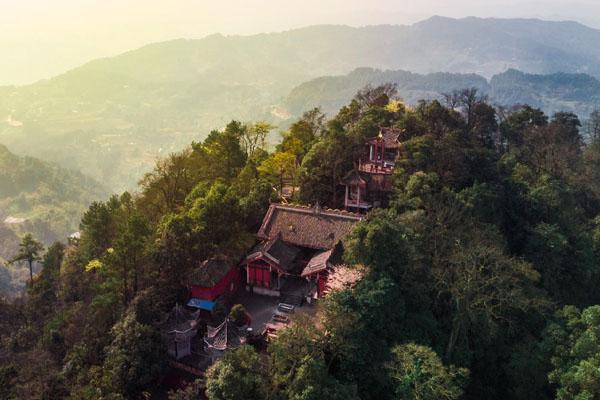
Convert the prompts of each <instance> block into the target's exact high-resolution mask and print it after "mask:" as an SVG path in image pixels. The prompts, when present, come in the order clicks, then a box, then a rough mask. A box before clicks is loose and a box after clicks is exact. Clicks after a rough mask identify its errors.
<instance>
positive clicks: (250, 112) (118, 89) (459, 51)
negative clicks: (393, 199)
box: [0, 17, 600, 190]
mask: <svg viewBox="0 0 600 400" xmlns="http://www.w3.org/2000/svg"><path fill="white" fill-rule="evenodd" d="M599 41H600V32H599V31H597V30H594V29H591V28H588V27H585V26H583V25H580V24H576V23H570V22H546V21H538V20H501V19H477V18H465V19H459V20H455V19H449V18H441V17H434V18H431V19H428V20H426V21H423V22H420V23H417V24H414V25H411V26H369V27H362V28H352V27H348V26H313V27H307V28H302V29H296V30H290V31H286V32H279V33H270V34H260V35H253V36H222V35H211V36H208V37H205V38H203V39H198V40H174V41H169V42H164V43H156V44H152V45H148V46H145V47H143V48H140V49H137V50H133V51H130V52H127V53H125V54H121V55H119V56H116V57H112V58H105V59H99V60H95V61H92V62H90V63H88V64H86V65H83V66H81V67H79V68H77V69H74V70H72V71H69V72H67V73H65V74H63V75H60V76H57V77H55V78H52V79H49V80H45V81H40V82H37V83H35V84H32V85H27V86H21V87H0V141H1V142H2V143H4V144H6V145H8V146H9V147H10V148H11V149H13V150H14V151H16V152H18V153H20V154H28V155H31V156H34V157H38V158H41V159H45V160H51V161H56V162H58V163H60V164H61V165H62V166H64V167H67V168H71V169H75V170H78V171H81V172H82V173H84V174H86V175H88V176H91V177H92V178H95V179H96V180H98V181H101V182H103V183H105V184H106V185H107V186H108V187H109V188H110V189H113V190H124V189H131V188H134V187H135V184H136V183H137V177H138V176H140V175H142V174H144V173H145V172H147V171H148V170H150V169H151V167H152V165H153V163H154V162H155V160H156V159H157V158H158V157H160V156H165V155H167V154H168V153H169V152H172V151H179V150H181V149H182V148H184V147H185V145H186V144H187V143H189V142H191V141H192V140H200V139H203V138H204V136H202V135H201V136H200V137H198V135H199V134H201V133H202V132H208V131H209V130H210V129H212V128H214V127H221V128H222V127H224V126H225V125H226V124H227V122H228V121H229V120H231V119H233V118H235V119H238V120H242V121H248V120H257V119H260V120H264V119H266V120H269V121H270V122H272V123H275V124H278V125H282V126H286V127H287V126H288V125H289V123H290V122H291V121H289V118H290V117H298V116H299V114H296V115H290V114H289V112H287V110H286V109H282V108H281V107H278V106H279V105H280V100H281V98H283V97H285V96H287V95H288V94H289V92H290V90H292V89H293V88H294V87H296V86H298V85H300V84H301V83H303V82H306V81H308V80H311V79H315V78H318V77H321V76H328V75H339V74H347V73H349V72H351V71H352V70H354V69H356V68H359V67H372V68H378V69H382V70H388V69H389V70H398V69H403V70H408V71H412V72H414V73H437V72H451V73H477V74H480V75H482V76H484V77H485V78H488V79H489V78H490V77H491V76H493V75H494V74H498V73H502V72H504V71H506V70H507V69H509V68H516V69H518V70H522V71H524V72H526V73H538V74H548V73H556V72H562V71H569V72H571V71H572V72H581V73H588V74H590V75H591V76H595V77H599V76H600V52H599V50H598V46H597V45H596V43H598V42H599ZM441 77H443V75H438V78H441ZM454 79H466V80H471V79H476V80H480V79H479V78H469V77H466V78H457V77H454ZM438 82H440V81H439V80H438ZM442 82H443V81H442ZM457 83H458V82H457ZM476 86H477V85H476ZM360 87H361V86H358V87H356V86H354V87H353V90H354V91H355V90H357V89H358V88H360ZM444 87H445V84H441V87H438V88H432V90H436V91H438V90H442V89H443V88H444ZM453 87H454V86H453ZM462 87H465V86H462ZM419 90H426V89H419ZM538 93H539V92H533V93H531V92H529V91H528V92H526V93H523V94H522V95H520V96H517V97H518V98H519V99H520V98H522V97H523V96H525V97H527V96H533V97H534V98H536V97H537V96H538ZM401 94H402V96H404V93H401ZM351 95H352V93H351V92H346V93H345V95H344V97H343V98H344V101H348V100H349V98H350V97H351ZM424 95H428V93H424ZM406 97H407V100H410V99H413V98H414V99H419V98H421V97H420V96H419V93H417V92H415V93H412V94H411V95H410V96H406ZM557 98H558V100H561V97H560V96H558V97H557ZM563 100H566V99H563ZM301 101H304V102H307V100H301ZM588 101H589V100H588ZM542 105H543V104H542ZM565 105H567V104H565ZM324 106H325V104H324ZM336 109H337V106H336ZM569 109H570V108H569ZM294 111H295V112H300V113H301V112H302V111H304V110H303V109H297V108H295V109H294Z"/></svg>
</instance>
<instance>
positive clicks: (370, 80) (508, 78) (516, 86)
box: [281, 68, 600, 118]
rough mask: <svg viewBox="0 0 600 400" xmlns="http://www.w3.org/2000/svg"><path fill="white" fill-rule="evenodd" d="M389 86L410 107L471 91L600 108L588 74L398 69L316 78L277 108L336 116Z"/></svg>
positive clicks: (506, 100) (498, 99)
mask: <svg viewBox="0 0 600 400" xmlns="http://www.w3.org/2000/svg"><path fill="white" fill-rule="evenodd" d="M387 82H391V83H395V84H396V85H397V87H398V94H399V96H400V97H401V98H402V99H403V100H404V101H406V102H407V103H409V104H416V103H417V102H418V101H419V100H433V99H441V98H442V97H443V94H444V93H451V92H452V91H454V90H460V89H463V88H471V87H474V88H477V89H478V90H479V92H480V93H481V94H485V95H487V96H488V97H489V98H490V101H491V102H492V103H494V104H497V105H502V106H510V105H514V104H529V105H531V106H534V107H539V108H541V109H543V110H544V111H545V112H546V113H548V114H553V113H554V112H557V111H572V112H575V113H576V114H578V115H580V116H581V117H582V118H585V117H586V116H587V115H588V114H589V113H590V112H592V111H593V110H594V109H595V108H596V107H598V106H600V81H599V80H598V79H596V78H594V77H592V76H589V75H586V74H567V73H556V74H550V75H537V74H526V73H523V72H520V71H517V70H513V69H511V70H508V71H506V72H504V73H501V74H498V75H494V76H493V77H492V78H491V79H490V81H488V80H486V79H485V78H484V77H483V76H480V75H477V74H453V73H448V72H446V73H441V72H438V73H432V74H426V75H423V74H415V73H412V72H408V71H402V70H400V71H381V70H376V69H372V68H359V69H356V70H354V71H352V72H351V73H349V74H347V75H340V76H326V77H320V78H317V79H314V80H311V81H308V82H305V83H303V84H301V85H299V86H297V87H296V88H294V89H293V90H292V91H291V92H290V94H289V95H288V96H287V97H285V98H284V100H283V101H282V103H281V108H282V109H284V110H286V111H287V112H288V113H289V114H291V115H300V114H301V113H302V112H303V111H304V110H307V109H311V108H314V107H321V108H322V109H323V111H324V112H326V113H334V112H336V111H337V110H338V109H339V108H340V107H341V106H342V105H344V104H347V103H348V102H349V101H350V100H351V99H352V97H353V96H354V94H355V93H356V92H357V91H358V90H360V89H361V88H363V87H364V86H366V85H371V86H377V85H381V84H383V83H387Z"/></svg>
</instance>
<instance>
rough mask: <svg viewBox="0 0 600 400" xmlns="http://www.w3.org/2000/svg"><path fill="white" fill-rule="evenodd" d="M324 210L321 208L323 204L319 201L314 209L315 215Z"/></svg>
mask: <svg viewBox="0 0 600 400" xmlns="http://www.w3.org/2000/svg"><path fill="white" fill-rule="evenodd" d="M322 210H323V209H322V208H321V203H319V201H318V200H317V202H316V203H315V208H314V211H315V214H320V213H321V211H322Z"/></svg>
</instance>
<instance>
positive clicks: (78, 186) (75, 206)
mask: <svg viewBox="0 0 600 400" xmlns="http://www.w3.org/2000/svg"><path fill="white" fill-rule="evenodd" d="M107 193H108V192H107V190H106V189H105V188H103V187H102V186H101V185H100V184H99V183H97V182H95V181H94V180H92V179H90V178H88V177H85V176H84V175H82V174H80V173H76V172H72V171H69V170H66V169H63V168H61V167H59V166H58V165H54V164H50V163H47V162H43V161H40V160H37V159H35V158H31V157H19V156H16V155H14V154H13V153H11V152H10V151H9V150H8V149H7V148H6V147H5V146H3V145H0V224H2V228H3V231H2V232H6V229H7V228H10V231H12V232H19V231H29V232H33V233H34V235H35V236H36V237H37V238H38V239H39V240H42V241H44V242H45V243H47V244H48V243H51V242H52V241H55V240H65V239H66V237H67V236H68V234H70V233H72V232H74V231H76V230H77V229H78V226H79V220H80V219H81V216H82V214H83V212H84V211H85V210H86V209H87V207H88V206H89V204H90V203H91V202H92V201H94V200H98V199H103V198H105V197H106V196H107ZM2 221H3V222H2ZM5 236H9V235H8V234H6V235H5ZM0 243H2V240H1V239H0ZM8 243H13V244H14V242H12V241H10V240H9V241H8ZM9 247H10V246H9ZM10 251H14V248H7V247H4V246H0V258H5V259H6V258H7V257H10V255H11V253H10Z"/></svg>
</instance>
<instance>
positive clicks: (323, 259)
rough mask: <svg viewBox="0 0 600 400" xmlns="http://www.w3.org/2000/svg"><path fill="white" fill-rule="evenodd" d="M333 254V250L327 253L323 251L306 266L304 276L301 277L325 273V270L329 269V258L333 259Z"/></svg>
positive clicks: (303, 271)
mask: <svg viewBox="0 0 600 400" xmlns="http://www.w3.org/2000/svg"><path fill="white" fill-rule="evenodd" d="M332 253H333V249H332V250H327V251H321V252H319V253H317V254H315V255H314V256H313V258H311V259H310V261H309V262H308V264H306V267H304V269H303V270H302V274H301V275H300V276H302V277H305V276H309V275H312V274H316V273H317V272H319V271H323V270H325V269H327V266H328V263H329V258H330V257H331V254H332Z"/></svg>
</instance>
